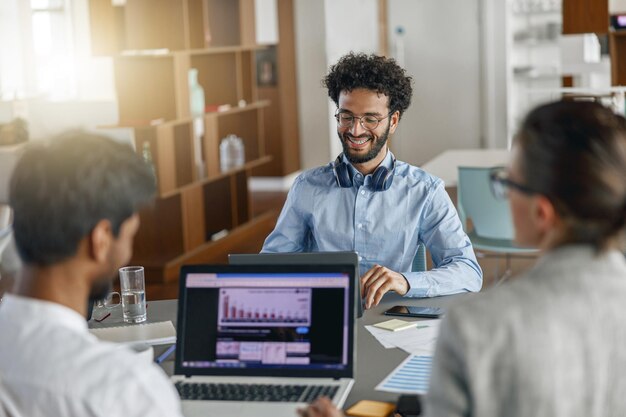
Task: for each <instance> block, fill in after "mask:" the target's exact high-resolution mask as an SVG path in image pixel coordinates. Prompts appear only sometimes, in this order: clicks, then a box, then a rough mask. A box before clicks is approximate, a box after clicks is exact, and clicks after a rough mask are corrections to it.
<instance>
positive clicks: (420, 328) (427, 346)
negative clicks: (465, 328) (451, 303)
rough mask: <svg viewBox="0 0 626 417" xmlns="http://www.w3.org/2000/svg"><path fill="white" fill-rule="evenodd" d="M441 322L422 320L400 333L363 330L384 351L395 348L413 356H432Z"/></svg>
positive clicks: (368, 328) (375, 329)
mask: <svg viewBox="0 0 626 417" xmlns="http://www.w3.org/2000/svg"><path fill="white" fill-rule="evenodd" d="M440 323H441V320H422V321H419V322H417V326H416V327H414V328H410V329H407V330H403V331H401V332H391V331H388V330H384V329H379V328H376V327H374V326H365V328H366V329H367V330H368V331H369V332H370V333H371V334H372V335H373V336H374V337H375V338H376V339H377V340H378V342H379V343H380V344H381V345H383V346H384V347H385V348H386V349H390V348H392V347H397V348H400V349H402V350H404V351H405V352H407V353H411V354H414V355H432V354H433V352H434V351H435V345H436V343H437V336H438V335H439V325H440Z"/></svg>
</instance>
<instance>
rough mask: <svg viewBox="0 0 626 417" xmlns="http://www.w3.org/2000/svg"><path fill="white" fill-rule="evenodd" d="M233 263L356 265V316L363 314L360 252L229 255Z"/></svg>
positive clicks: (229, 261) (229, 259)
mask: <svg viewBox="0 0 626 417" xmlns="http://www.w3.org/2000/svg"><path fill="white" fill-rule="evenodd" d="M228 263H230V264H231V265H354V278H355V280H356V282H355V283H354V291H355V300H356V303H355V305H356V316H357V317H359V318H360V317H362V316H363V299H362V297H361V281H360V279H361V275H360V274H359V254H358V253H356V252H286V253H246V254H230V255H228Z"/></svg>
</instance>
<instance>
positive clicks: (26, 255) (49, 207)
mask: <svg viewBox="0 0 626 417" xmlns="http://www.w3.org/2000/svg"><path fill="white" fill-rule="evenodd" d="M10 184H11V185H10V197H9V198H10V204H11V206H12V207H13V211H14V213H15V214H14V218H13V231H14V235H15V243H16V246H17V250H18V252H19V254H20V256H21V258H22V260H23V261H24V262H25V263H26V264H31V265H38V266H46V265H52V264H55V263H57V262H61V261H63V260H65V259H67V258H70V257H71V256H73V255H74V254H75V253H76V250H77V248H78V245H79V244H80V241H81V240H82V239H83V238H84V237H85V236H87V235H88V234H89V233H90V232H91V230H93V228H94V227H95V226H96V224H97V223H98V222H99V221H100V220H103V219H108V220H110V221H111V226H112V230H113V234H114V235H115V236H118V233H119V230H120V227H121V225H122V223H123V222H124V221H125V220H126V219H128V218H129V217H131V216H132V215H133V213H136V212H137V211H138V210H139V208H140V207H141V206H143V205H145V204H147V203H149V202H150V201H151V200H152V197H153V195H154V193H155V191H156V180H155V177H154V173H153V172H152V169H151V168H150V167H149V166H148V165H147V164H146V163H145V162H144V161H143V160H142V159H141V158H140V157H139V156H138V155H137V154H136V153H135V152H134V151H133V150H132V148H131V147H130V146H128V145H123V144H121V143H117V142H115V141H113V140H111V139H108V138H106V137H104V136H99V135H94V134H90V133H86V132H80V131H76V132H69V133H66V134H64V135H61V136H59V137H56V138H53V139H52V140H50V141H48V142H41V143H33V144H31V145H30V147H29V148H28V150H26V152H25V153H24V155H23V156H22V157H21V159H20V160H19V162H18V163H17V165H16V167H15V171H14V172H13V176H12V177H11V183H10Z"/></svg>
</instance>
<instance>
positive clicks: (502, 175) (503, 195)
mask: <svg viewBox="0 0 626 417" xmlns="http://www.w3.org/2000/svg"><path fill="white" fill-rule="evenodd" d="M489 180H490V181H489V182H490V186H491V192H492V194H493V195H494V197H496V198H497V199H500V200H506V199H508V198H509V189H511V188H514V189H516V190H517V191H520V192H522V193H524V194H536V193H537V192H536V191H535V190H533V189H531V188H529V187H527V186H525V185H523V184H520V183H518V182H515V181H513V180H511V179H509V174H508V172H507V171H506V169H505V168H502V167H499V168H494V169H492V170H491V172H490V173H489Z"/></svg>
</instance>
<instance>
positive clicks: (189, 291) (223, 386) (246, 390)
mask: <svg viewBox="0 0 626 417" xmlns="http://www.w3.org/2000/svg"><path fill="white" fill-rule="evenodd" d="M353 274H354V267H353V266H352V265H317V266H310V265H292V266H275V265H237V266H236V265H225V266H216V265H193V266H183V267H182V268H181V274H180V291H179V300H178V331H177V341H176V343H177V345H176V362H175V372H174V373H175V375H174V376H173V377H172V380H173V382H174V383H175V385H176V388H177V389H178V392H179V394H180V396H181V399H182V405H183V414H184V415H186V416H188V417H189V416H207V415H213V416H219V415H227V416H230V415H236V416H272V417H280V416H289V417H294V416H296V409H298V408H301V407H303V406H305V404H306V403H308V402H310V401H312V400H313V399H315V398H316V397H318V396H320V395H326V396H329V397H330V398H331V399H332V401H333V403H335V404H336V405H337V406H338V407H341V406H342V405H343V403H344V402H345V400H346V397H347V396H348V394H349V392H350V389H351V388H352V385H353V383H354V379H353V375H354V349H355V345H354V337H355V327H354V315H353V314H350V313H349V312H350V311H353V308H354V289H353V284H354V276H353Z"/></svg>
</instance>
